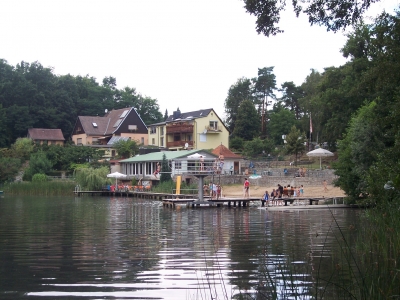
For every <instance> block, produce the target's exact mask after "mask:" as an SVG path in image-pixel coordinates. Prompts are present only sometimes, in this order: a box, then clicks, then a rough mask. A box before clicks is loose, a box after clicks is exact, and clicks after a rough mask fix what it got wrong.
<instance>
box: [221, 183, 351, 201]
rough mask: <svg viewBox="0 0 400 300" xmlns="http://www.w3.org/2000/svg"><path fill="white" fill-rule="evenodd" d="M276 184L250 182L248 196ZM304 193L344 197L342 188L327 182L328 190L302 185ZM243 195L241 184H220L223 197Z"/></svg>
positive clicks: (256, 195) (256, 194)
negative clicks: (265, 185)
mask: <svg viewBox="0 0 400 300" xmlns="http://www.w3.org/2000/svg"><path fill="white" fill-rule="evenodd" d="M276 188H277V186H268V187H263V186H258V185H251V184H250V197H260V198H261V197H262V195H264V193H265V191H268V192H269V193H271V192H272V189H276ZM303 189H304V195H303V196H306V197H307V196H312V197H344V196H346V195H345V193H344V192H343V190H341V189H340V188H338V187H334V186H333V185H329V184H328V191H327V192H324V187H323V185H322V182H321V185H319V186H304V188H303ZM243 195H244V191H243V186H242V185H227V186H222V196H223V197H240V196H243Z"/></svg>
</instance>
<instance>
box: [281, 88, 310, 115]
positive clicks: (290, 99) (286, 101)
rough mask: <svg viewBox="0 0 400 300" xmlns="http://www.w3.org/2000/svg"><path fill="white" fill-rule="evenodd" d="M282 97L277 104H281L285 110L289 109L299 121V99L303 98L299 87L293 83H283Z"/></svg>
mask: <svg viewBox="0 0 400 300" xmlns="http://www.w3.org/2000/svg"><path fill="white" fill-rule="evenodd" d="M279 91H280V92H282V97H281V98H279V102H280V103H282V104H283V106H284V107H285V108H288V109H290V111H293V112H294V113H295V115H296V119H300V114H301V112H302V111H301V108H300V103H299V99H301V98H303V97H304V92H303V90H302V88H301V87H299V86H296V85H295V84H294V83H293V81H290V82H284V83H282V85H281V89H279Z"/></svg>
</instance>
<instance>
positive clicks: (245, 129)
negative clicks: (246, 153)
mask: <svg viewBox="0 0 400 300" xmlns="http://www.w3.org/2000/svg"><path fill="white" fill-rule="evenodd" d="M259 135H260V118H259V115H258V113H257V110H256V108H255V107H254V104H253V102H252V101H250V100H244V101H243V102H242V103H241V104H240V106H239V109H238V114H237V119H236V125H235V129H234V131H233V136H235V137H240V138H242V139H243V140H245V141H250V140H252V139H253V138H254V137H256V136H259Z"/></svg>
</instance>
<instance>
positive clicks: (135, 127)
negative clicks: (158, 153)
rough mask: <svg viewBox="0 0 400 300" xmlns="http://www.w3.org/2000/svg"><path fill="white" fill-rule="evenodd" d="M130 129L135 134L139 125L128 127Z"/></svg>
mask: <svg viewBox="0 0 400 300" xmlns="http://www.w3.org/2000/svg"><path fill="white" fill-rule="evenodd" d="M128 129H129V130H130V131H131V132H132V131H133V132H135V131H136V130H137V125H128Z"/></svg>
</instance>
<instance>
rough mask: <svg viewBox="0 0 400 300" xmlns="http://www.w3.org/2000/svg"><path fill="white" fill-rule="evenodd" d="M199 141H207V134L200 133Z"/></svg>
mask: <svg viewBox="0 0 400 300" xmlns="http://www.w3.org/2000/svg"><path fill="white" fill-rule="evenodd" d="M200 142H207V134H203V133H200Z"/></svg>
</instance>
